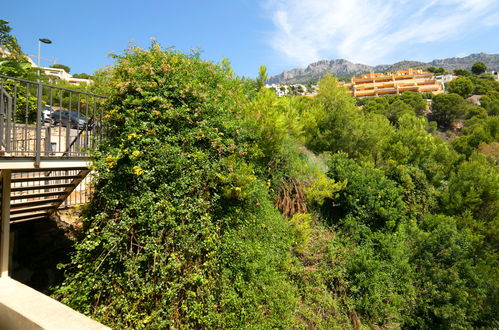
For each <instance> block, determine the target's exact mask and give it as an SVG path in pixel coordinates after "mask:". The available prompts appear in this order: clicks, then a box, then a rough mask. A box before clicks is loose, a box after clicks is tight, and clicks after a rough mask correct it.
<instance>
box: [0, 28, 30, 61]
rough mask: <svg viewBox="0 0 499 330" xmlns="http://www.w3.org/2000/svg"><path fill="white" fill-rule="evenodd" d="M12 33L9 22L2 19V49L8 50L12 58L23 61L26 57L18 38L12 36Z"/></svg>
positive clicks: (0, 36)
mask: <svg viewBox="0 0 499 330" xmlns="http://www.w3.org/2000/svg"><path fill="white" fill-rule="evenodd" d="M11 31H12V28H11V27H10V26H9V22H8V21H5V20H3V19H0V47H1V48H4V49H6V50H7V51H8V52H9V53H10V55H11V56H12V57H14V58H17V59H21V58H22V57H23V56H24V55H23V53H22V51H21V47H20V46H19V44H18V43H17V39H16V37H14V36H13V35H11V34H10V32H11Z"/></svg>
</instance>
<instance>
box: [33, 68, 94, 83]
mask: <svg viewBox="0 0 499 330" xmlns="http://www.w3.org/2000/svg"><path fill="white" fill-rule="evenodd" d="M34 66H35V67H38V66H37V65H34ZM40 68H41V69H42V70H43V72H44V73H45V74H46V75H47V76H54V77H58V78H59V79H61V80H64V81H67V82H68V83H70V84H71V85H80V84H82V83H84V84H90V83H92V80H90V79H81V78H73V76H72V75H70V74H69V73H67V72H66V71H65V70H64V69H57V68H46V67H40Z"/></svg>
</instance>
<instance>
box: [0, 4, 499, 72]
mask: <svg viewBox="0 0 499 330" xmlns="http://www.w3.org/2000/svg"><path fill="white" fill-rule="evenodd" d="M0 18H1V19H5V20H8V21H9V22H10V26H11V27H12V28H13V31H12V34H13V35H15V36H16V37H17V38H18V40H19V43H20V45H21V46H22V48H23V50H24V52H25V53H28V54H33V55H36V53H37V40H38V38H49V39H51V40H52V41H53V44H51V45H42V52H41V55H42V57H44V58H48V59H51V60H55V61H57V63H61V64H66V65H68V66H69V67H71V69H72V73H79V72H86V73H92V72H93V71H95V70H97V69H98V68H100V67H103V66H105V65H107V64H112V59H110V58H109V57H108V54H109V53H111V52H115V53H120V52H122V51H123V49H125V48H126V47H127V46H128V44H129V42H130V41H133V42H135V43H136V44H137V45H139V46H143V47H147V46H148V45H149V44H150V40H151V38H155V39H156V40H157V41H158V42H159V43H160V44H161V45H162V46H164V47H169V46H175V47H176V48H177V49H180V50H182V51H187V52H188V51H189V50H190V49H191V48H197V47H199V48H201V50H202V57H203V58H204V59H207V60H211V61H215V62H218V61H220V59H221V58H222V57H227V58H228V59H229V60H230V61H231V62H232V65H233V67H234V70H235V72H236V73H237V74H238V75H243V76H249V77H254V76H256V75H257V73H258V66H259V65H260V64H265V65H266V66H267V67H268V71H269V74H277V73H280V72H281V71H282V70H284V69H291V68H294V67H305V66H306V65H307V64H309V63H311V62H314V61H317V60H320V59H335V58H345V59H348V60H351V61H354V62H357V63H365V64H371V65H374V64H383V63H393V62H396V61H400V60H404V59H411V60H420V61H430V60H432V59H435V58H445V57H453V56H466V55H469V54H471V53H476V52H486V53H495V54H497V53H499V0H253V1H251V0H232V1H229V0H218V1H217V0H214V1H193V0H184V1H159V0H142V1H129V0H122V1H115V0H101V1H95V0H87V1H84V2H83V1H67V0H65V1H62V0H53V1H44V2H42V1H32V0H28V1H24V2H21V1H8V2H7V3H4V4H2V13H1V14H0ZM42 64H43V65H49V64H50V63H49V62H47V61H42Z"/></svg>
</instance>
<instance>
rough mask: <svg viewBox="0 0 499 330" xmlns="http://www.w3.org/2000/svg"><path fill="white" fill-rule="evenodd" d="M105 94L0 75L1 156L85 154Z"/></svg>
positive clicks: (96, 135)
mask: <svg viewBox="0 0 499 330" xmlns="http://www.w3.org/2000/svg"><path fill="white" fill-rule="evenodd" d="M104 99H105V97H104V96H101V95H97V94H93V93H88V92H83V91H78V90H73V89H68V88H63V87H58V86H52V85H48V84H45V83H41V82H34V81H29V80H24V79H19V78H13V77H8V76H4V75H0V157H34V158H35V163H39V162H40V158H41V157H63V158H70V157H87V156H88V153H87V151H88V149H89V148H91V147H93V146H94V145H95V143H97V142H98V141H99V140H100V139H101V137H102V135H103V127H102V125H101V122H102V117H103V107H102V104H103V101H104Z"/></svg>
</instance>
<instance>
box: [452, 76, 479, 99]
mask: <svg viewBox="0 0 499 330" xmlns="http://www.w3.org/2000/svg"><path fill="white" fill-rule="evenodd" d="M474 89H475V86H474V85H473V82H472V81H471V80H470V79H469V78H467V77H459V78H457V79H454V80H451V81H449V82H448V83H447V91H448V92H449V93H456V94H459V95H461V96H462V97H464V98H467V97H469V96H471V95H472V94H473V91H474Z"/></svg>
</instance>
